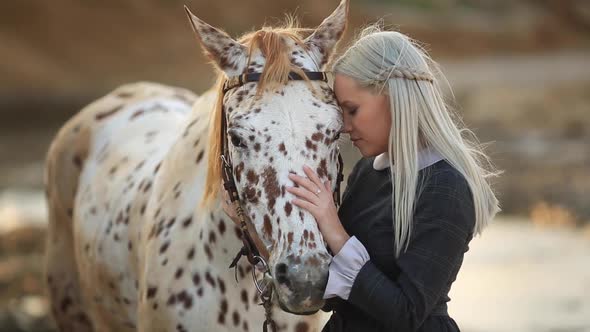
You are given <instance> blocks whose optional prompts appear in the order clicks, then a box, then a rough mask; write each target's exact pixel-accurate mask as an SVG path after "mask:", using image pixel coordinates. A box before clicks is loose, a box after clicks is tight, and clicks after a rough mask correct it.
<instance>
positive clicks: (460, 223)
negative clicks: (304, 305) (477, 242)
mask: <svg viewBox="0 0 590 332" xmlns="http://www.w3.org/2000/svg"><path fill="white" fill-rule="evenodd" d="M374 159H375V158H363V159H361V160H360V161H359V162H358V163H357V164H356V165H355V167H354V169H353V171H352V173H351V174H350V176H349V178H348V185H347V188H346V190H345V192H344V194H343V198H342V205H341V207H340V209H339V211H338V215H339V217H340V220H341V222H342V224H343V226H344V228H345V229H346V231H347V232H348V234H349V235H351V236H353V235H354V236H356V237H357V238H358V240H359V241H360V242H361V243H363V245H364V246H365V247H366V249H367V251H368V252H369V256H370V258H371V259H370V260H369V261H368V262H367V263H366V264H365V265H364V266H363V267H362V268H361V270H360V271H359V273H358V275H357V277H356V279H355V281H354V284H353V286H352V289H351V292H350V296H349V298H348V300H346V301H345V300H342V299H341V298H338V297H337V298H332V299H329V300H327V301H326V305H325V306H324V308H322V310H324V311H331V310H332V311H333V313H332V316H331V318H330V320H329V321H328V323H327V324H326V326H325V327H324V328H323V330H322V331H323V332H335V331H363V332H364V331H396V332H406V331H420V332H430V331H432V332H434V331H437V332H440V331H459V327H458V326H457V324H456V323H455V321H454V320H453V319H452V318H451V317H449V315H448V313H447V302H448V301H450V298H449V297H448V293H449V291H450V289H451V284H452V283H453V281H455V279H456V276H457V272H458V271H459V268H460V267H461V264H462V262H463V254H464V253H465V252H467V250H469V247H468V244H469V241H470V240H471V238H472V237H473V228H474V224H475V209H474V207H473V197H472V194H471V191H470V189H469V186H468V184H467V181H466V180H465V178H464V177H463V176H462V175H461V173H459V172H458V171H457V170H455V169H454V168H453V167H452V166H451V165H449V163H447V161H445V160H441V161H439V162H437V163H435V164H433V165H431V166H428V167H426V168H424V169H422V170H421V171H420V172H419V183H420V182H422V183H424V186H423V190H422V192H421V193H420V194H419V196H418V197H417V202H416V210H415V214H414V224H413V229H412V233H411V236H410V243H409V246H408V249H407V251H406V252H405V253H402V254H401V255H400V257H399V259H396V258H395V255H394V249H393V243H394V236H393V226H392V220H393V218H392V210H391V203H392V188H391V179H390V169H389V168H387V169H385V170H381V171H377V170H375V169H374V168H373V160H374Z"/></svg>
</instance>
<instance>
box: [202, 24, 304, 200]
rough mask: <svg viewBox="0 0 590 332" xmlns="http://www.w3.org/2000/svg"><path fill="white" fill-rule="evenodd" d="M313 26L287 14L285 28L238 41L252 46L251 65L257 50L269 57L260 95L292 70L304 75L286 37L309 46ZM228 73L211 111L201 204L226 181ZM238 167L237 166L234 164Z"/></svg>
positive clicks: (268, 29) (283, 80)
mask: <svg viewBox="0 0 590 332" xmlns="http://www.w3.org/2000/svg"><path fill="white" fill-rule="evenodd" d="M310 31H311V30H310V29H302V28H299V27H298V24H297V22H296V20H295V19H293V18H291V17H287V20H286V22H285V24H284V25H283V26H281V27H275V28H273V27H263V28H262V29H260V30H258V31H254V32H250V33H247V34H245V35H244V36H242V37H241V38H240V39H239V40H238V41H239V42H240V43H241V44H242V45H245V46H246V47H247V48H248V62H247V63H248V64H249V63H250V57H251V56H252V52H253V51H254V50H257V49H258V50H260V51H261V52H262V54H263V55H264V57H265V59H266V63H265V66H264V69H263V71H262V76H261V78H260V80H259V82H258V85H257V88H256V95H257V96H260V95H261V94H262V92H263V91H265V90H267V89H272V88H273V87H276V86H280V85H285V84H286V83H287V81H288V78H289V73H290V72H295V73H297V74H300V76H302V77H304V78H307V77H306V76H305V75H304V74H303V70H302V69H301V68H299V67H297V66H295V65H294V64H292V63H291V57H290V55H291V54H290V51H289V49H288V46H287V43H286V40H288V39H291V40H293V41H294V42H295V43H296V44H297V45H299V46H301V47H303V48H304V49H307V47H306V46H305V43H304V41H303V35H304V34H309V32H310ZM226 79H227V76H226V75H225V73H223V72H222V71H219V72H218V76H217V83H216V84H215V89H216V90H217V92H218V93H217V100H216V103H215V106H214V109H213V112H211V118H210V121H211V122H210V126H209V128H210V129H209V153H208V162H207V163H208V164H207V179H206V183H205V194H204V197H203V199H202V201H201V207H206V206H208V205H210V204H211V203H213V201H214V199H215V198H216V197H217V195H218V194H219V188H220V185H221V180H222V173H221V172H222V170H221V168H222V165H221V158H220V156H221V149H222V142H220V141H219V137H220V134H221V112H222V108H223V95H224V94H223V83H224V82H225V80H226ZM234 166H235V165H234Z"/></svg>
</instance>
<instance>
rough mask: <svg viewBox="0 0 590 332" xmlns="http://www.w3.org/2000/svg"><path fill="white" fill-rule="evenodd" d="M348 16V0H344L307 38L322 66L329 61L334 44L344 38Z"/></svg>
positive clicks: (306, 42)
mask: <svg viewBox="0 0 590 332" xmlns="http://www.w3.org/2000/svg"><path fill="white" fill-rule="evenodd" d="M347 17H348V0H342V2H340V5H339V6H338V8H336V10H334V12H333V13H332V14H331V15H330V16H328V17H327V18H326V19H325V20H324V21H323V22H322V24H320V26H319V27H318V28H317V29H316V30H315V31H314V32H313V33H312V34H311V35H310V36H309V37H307V39H306V40H305V44H306V45H307V46H308V47H309V49H310V50H311V51H312V52H313V54H314V55H315V56H316V58H317V60H318V63H320V64H321V67H324V65H325V64H326V63H328V60H330V56H331V55H332V53H333V50H334V46H336V43H338V41H340V38H342V35H343V34H344V30H346V24H347Z"/></svg>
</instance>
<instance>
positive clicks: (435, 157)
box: [373, 148, 444, 171]
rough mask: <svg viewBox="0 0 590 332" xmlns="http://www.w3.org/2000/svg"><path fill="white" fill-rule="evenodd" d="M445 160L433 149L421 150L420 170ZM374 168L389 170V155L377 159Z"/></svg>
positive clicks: (385, 154) (383, 154) (419, 156)
mask: <svg viewBox="0 0 590 332" xmlns="http://www.w3.org/2000/svg"><path fill="white" fill-rule="evenodd" d="M443 159H444V158H443V157H442V155H441V154H440V153H438V151H436V150H434V149H432V148H426V149H423V150H420V152H418V169H419V170H421V169H423V168H426V167H428V166H430V165H433V164H435V163H437V162H439V161H441V160H443ZM373 168H374V169H375V170H377V171H382V170H384V169H386V168H389V153H387V152H383V153H382V154H380V155H378V156H377V157H375V160H374V161H373Z"/></svg>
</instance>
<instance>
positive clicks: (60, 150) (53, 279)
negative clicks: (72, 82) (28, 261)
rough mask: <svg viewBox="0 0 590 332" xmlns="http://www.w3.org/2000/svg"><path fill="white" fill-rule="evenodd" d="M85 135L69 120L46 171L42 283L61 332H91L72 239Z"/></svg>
mask: <svg viewBox="0 0 590 332" xmlns="http://www.w3.org/2000/svg"><path fill="white" fill-rule="evenodd" d="M84 141H85V140H84V136H83V134H82V132H81V130H80V128H74V127H73V125H72V121H70V122H69V123H68V124H66V125H65V126H64V127H63V128H62V129H61V130H60V132H59V134H58V136H57V137H56V138H55V139H54V141H53V143H52V145H51V147H50V150H49V152H48V155H47V162H46V169H45V186H46V198H47V205H48V211H49V225H48V234H47V235H48V236H47V244H46V266H45V274H46V278H45V281H46V283H47V290H48V296H49V301H50V303H51V312H52V314H53V317H54V319H55V321H56V323H57V326H58V327H59V330H60V331H76V332H78V331H94V328H93V324H92V322H91V319H90V317H89V315H88V312H86V311H85V305H84V301H83V299H82V294H81V290H80V283H79V277H78V269H77V264H76V254H75V245H74V236H73V231H72V230H73V211H74V198H75V195H76V188H77V185H78V176H79V174H80V169H81V165H82V160H83V158H84V155H85V147H83V145H84V143H85V142H84Z"/></svg>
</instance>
